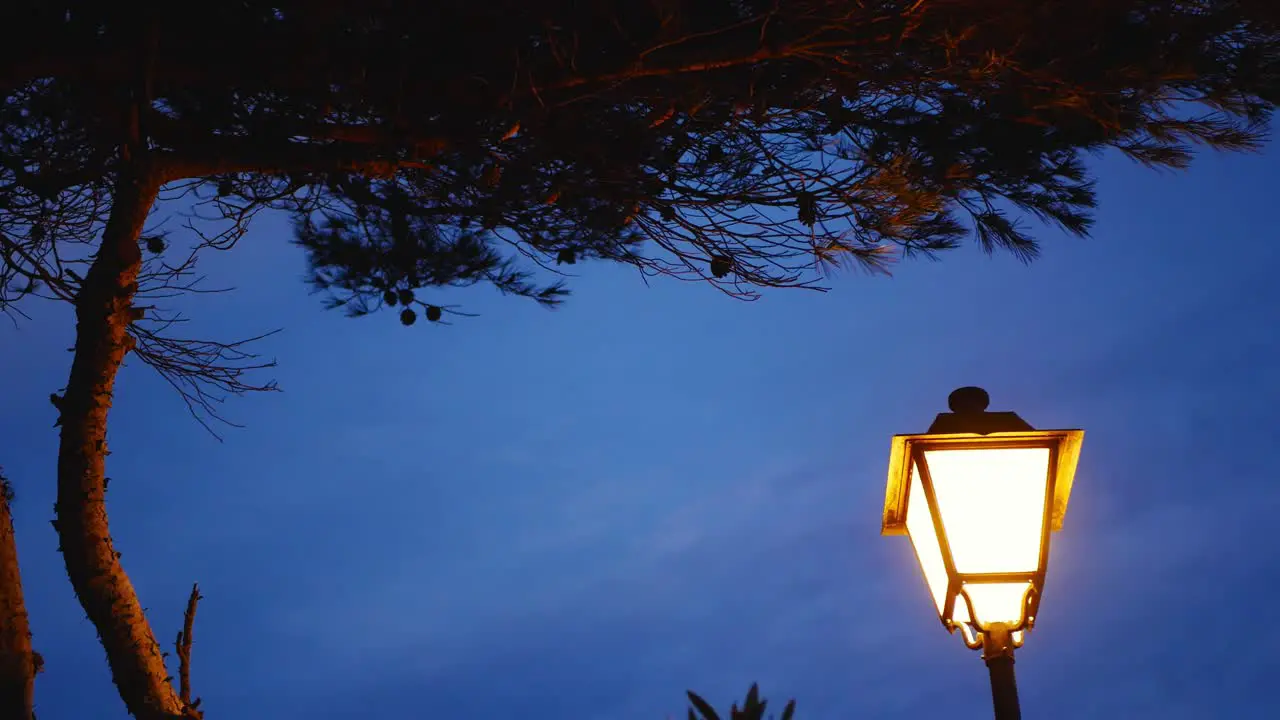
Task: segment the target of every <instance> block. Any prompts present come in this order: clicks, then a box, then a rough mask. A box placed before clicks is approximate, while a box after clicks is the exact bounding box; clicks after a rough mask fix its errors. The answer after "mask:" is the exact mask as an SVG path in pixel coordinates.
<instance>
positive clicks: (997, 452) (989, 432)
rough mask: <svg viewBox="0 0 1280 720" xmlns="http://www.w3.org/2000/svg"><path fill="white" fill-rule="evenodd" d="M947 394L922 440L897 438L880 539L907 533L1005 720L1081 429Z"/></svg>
mask: <svg viewBox="0 0 1280 720" xmlns="http://www.w3.org/2000/svg"><path fill="white" fill-rule="evenodd" d="M989 401H990V398H989V397H988V396H987V393H986V391H985V390H983V389H982V388H976V387H964V388H960V389H959V390H956V391H955V392H953V393H951V396H950V397H949V398H948V399H947V404H948V405H949V406H950V408H951V412H949V413H941V414H939V415H938V417H937V418H936V419H935V420H934V421H933V425H931V426H930V427H929V432H927V433H925V434H923V435H895V436H894V438H893V446H892V449H891V451H890V454H889V486H888V489H887V491H886V492H885V501H884V518H883V523H882V525H881V534H882V535H907V536H909V537H910V538H911V544H912V546H913V547H914V548H915V551H916V559H917V560H919V561H920V568H921V569H922V570H923V571H924V579H925V582H926V583H927V584H928V586H929V592H930V594H931V595H932V596H933V602H934V604H935V605H936V606H937V608H938V617H939V618H941V620H942V624H943V626H944V627H946V629H947V631H948V632H955V631H956V630H957V629H959V630H960V631H961V635H962V637H963V639H964V643H965V645H967V646H968V647H970V648H972V649H975V650H976V649H979V648H981V649H982V658H983V660H985V661H986V663H987V668H988V669H989V670H990V673H991V696H992V700H993V701H994V703H995V716H996V719H997V720H1018V718H1020V717H1021V711H1020V710H1019V709H1018V689H1017V685H1016V683H1015V681H1014V675H1013V650H1014V648H1016V647H1021V646H1022V641H1023V638H1024V634H1025V633H1026V631H1028V630H1030V629H1031V628H1032V627H1033V626H1034V625H1035V621H1036V612H1037V610H1038V609H1039V607H1040V598H1041V595H1042V593H1043V591H1044V576H1045V570H1046V567H1047V566H1048V563H1049V533H1050V532H1051V531H1055V532H1056V531H1058V530H1061V529H1062V518H1063V516H1064V515H1065V514H1066V512H1067V498H1068V497H1069V496H1070V494H1071V481H1072V479H1073V478H1074V477H1075V472H1076V461H1077V460H1078V459H1079V457H1080V443H1081V442H1082V441H1083V440H1084V431H1083V430H1036V429H1034V428H1032V427H1031V426H1030V425H1028V424H1027V423H1026V421H1024V420H1023V419H1022V418H1020V417H1018V416H1017V415H1016V414H1015V413H1011V412H987V411H986V410H987V404H988V402H989Z"/></svg>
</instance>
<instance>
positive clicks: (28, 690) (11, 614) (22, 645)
mask: <svg viewBox="0 0 1280 720" xmlns="http://www.w3.org/2000/svg"><path fill="white" fill-rule="evenodd" d="M11 497H12V495H11V494H10V491H9V485H8V483H7V482H6V481H5V478H4V476H3V475H0V719H2V720H33V718H34V712H33V709H34V707H35V691H36V673H38V672H40V665H41V662H40V655H39V654H38V653H35V652H32V650H31V628H30V626H29V625H28V624H27V605H26V602H25V601H24V600H23V599H22V575H21V574H20V573H19V572H18V545H17V541H16V540H15V538H14V534H13V515H12V514H10V511H9V500H10V499H11Z"/></svg>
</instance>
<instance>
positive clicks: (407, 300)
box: [0, 0, 1280, 720]
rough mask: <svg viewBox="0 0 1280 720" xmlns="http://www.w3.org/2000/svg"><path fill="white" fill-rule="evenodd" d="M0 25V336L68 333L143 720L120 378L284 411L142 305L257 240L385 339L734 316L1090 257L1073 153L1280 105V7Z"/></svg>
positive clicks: (166, 683)
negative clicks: (464, 294) (554, 322)
mask: <svg viewBox="0 0 1280 720" xmlns="http://www.w3.org/2000/svg"><path fill="white" fill-rule="evenodd" d="M0 28H4V31H3V33H4V42H3V43H0V94H3V96H4V101H3V103H0V259H2V260H0V310H4V311H6V312H8V313H10V314H11V316H20V314H21V312H22V310H21V308H19V307H18V305H17V302H18V301H19V300H21V299H23V298H27V297H32V296H42V297H47V298H52V299H55V300H61V301H65V302H68V303H71V304H72V305H73V306H74V308H75V313H76V322H77V325H76V343H75V346H74V348H73V351H74V353H73V355H72V362H71V371H70V374H69V377H68V382H67V385H66V387H65V388H64V389H63V390H64V392H62V393H61V394H58V393H55V394H54V395H53V396H52V398H51V400H52V401H53V403H54V405H55V408H56V409H57V411H58V416H59V422H60V433H61V439H60V445H59V458H58V501H57V519H56V521H55V527H56V528H57V531H58V535H59V539H60V542H61V546H62V549H63V554H64V559H65V562H66V565H67V572H68V575H69V577H70V579H71V581H72V585H73V587H74V589H75V591H76V594H77V596H78V597H79V598H80V601H81V603H82V605H83V606H84V608H85V611H86V613H87V614H88V616H89V618H90V619H91V620H92V622H93V623H94V625H95V626H96V627H97V629H98V631H99V633H100V636H101V638H102V642H103V646H104V648H105V649H106V651H107V658H108V662H109V663H110V665H111V670H112V676H113V678H114V679H115V682H116V684H117V687H118V688H119V690H120V694H121V697H122V698H123V699H124V701H125V703H126V705H127V706H128V709H129V711H130V712H132V713H133V714H134V715H135V716H137V717H139V718H145V719H147V720H150V719H151V718H159V717H164V718H173V717H178V716H187V717H193V716H197V715H199V711H198V710H197V709H196V708H195V707H194V706H193V705H192V704H191V703H190V702H188V701H187V700H186V699H185V698H184V697H183V694H182V693H180V692H179V691H178V690H176V689H175V688H174V687H173V685H172V683H171V682H170V680H169V679H168V677H169V676H168V671H167V670H166V668H165V665H164V661H163V659H162V656H161V654H160V651H159V646H158V644H157V643H156V641H155V638H154V633H153V632H152V631H151V629H150V626H149V624H148V623H147V621H146V619H145V616H144V615H143V612H142V608H141V605H140V604H139V603H138V600H137V597H136V593H135V591H134V589H133V586H132V584H131V583H130V582H129V580H128V577H127V575H126V574H125V573H124V570H123V567H122V566H121V565H120V563H119V553H117V552H116V551H115V550H114V549H113V548H112V546H111V543H110V533H109V529H108V527H107V519H106V518H107V515H106V511H105V505H104V493H105V486H106V476H105V474H104V458H105V456H106V454H107V446H106V428H107V414H108V411H109V409H110V406H111V397H112V392H113V390H114V381H115V377H116V374H117V372H118V370H119V367H120V365H121V363H122V362H123V361H124V358H125V357H126V356H127V355H128V353H130V352H134V353H136V354H137V355H138V356H139V357H140V358H141V359H142V360H143V361H145V362H147V363H148V364H150V365H151V366H152V367H154V368H155V369H157V370H158V371H159V372H160V373H161V374H162V375H163V376H164V377H165V378H166V379H167V380H169V381H170V382H171V383H172V384H173V385H174V387H175V388H177V389H178V390H179V391H180V392H181V393H182V394H183V397H184V398H185V399H186V400H187V402H188V404H189V406H190V407H191V408H192V411H193V412H194V413H203V414H211V413H212V414H216V407H217V402H219V401H220V400H221V398H222V397H223V396H224V395H228V394H238V393H242V392H248V391H252V390H265V389H271V388H272V386H271V385H270V384H269V383H267V384H254V383H251V382H249V381H248V380H247V379H246V373H247V372H248V371H250V370H253V369H256V368H261V367H265V366H269V365H270V363H268V362H263V361H261V360H259V359H258V358H257V357H256V356H255V355H254V354H253V353H251V352H249V351H248V350H247V349H246V347H245V345H244V342H243V341H242V342H211V341H206V340H200V339H193V338H189V337H184V336H181V335H174V334H173V333H174V331H175V329H176V328H177V327H180V326H179V325H175V323H178V322H180V321H181V320H182V318H180V317H177V316H175V315H173V314H172V313H166V312H165V311H164V309H163V308H162V307H160V306H161V305H162V304H163V302H164V301H165V299H166V298H168V297H170V296H172V295H173V294H175V293H183V292H192V291H198V290H200V286H199V283H198V281H199V279H200V278H199V275H198V274H196V271H195V261H196V257H197V255H198V253H200V252H201V251H202V250H205V249H218V250H225V249H228V248H231V247H232V246H234V245H235V244H236V242H237V241H238V240H239V239H240V238H241V237H242V236H243V235H244V233H245V231H246V230H247V228H248V226H249V222H250V221H251V220H252V219H253V218H254V217H255V216H256V215H257V214H258V213H260V212H262V211H264V210H279V211H283V212H287V213H291V214H292V216H293V219H294V222H295V226H296V237H295V241H296V242H297V244H299V245H300V246H302V248H303V249H304V250H305V251H306V253H307V255H308V257H309V259H310V262H311V278H310V279H311V282H312V283H313V284H314V286H315V287H316V288H317V289H319V290H322V291H324V293H325V294H326V297H327V298H328V302H329V303H330V304H331V305H332V306H334V307H342V308H345V309H346V310H347V311H348V312H350V313H352V314H355V315H361V314H366V313H369V312H370V311H373V310H376V309H378V308H382V307H392V308H395V309H396V310H395V311H394V312H397V313H398V314H399V321H400V322H401V323H403V324H405V325H411V324H416V322H417V319H418V318H419V317H420V316H425V317H426V319H427V320H428V324H433V323H443V322H444V315H445V314H446V313H449V314H452V315H456V314H460V313H459V311H458V310H457V309H456V308H455V307H453V306H451V305H448V304H445V303H444V302H442V301H441V300H439V299H438V298H437V297H436V293H437V292H438V289H440V288H444V287H447V286H457V285H470V284H476V283H486V284H489V285H492V286H493V287H496V288H498V289H499V290H501V291H503V292H506V293H510V294H514V295H518V296H524V297H528V298H532V299H534V300H535V301H537V302H539V303H542V304H544V305H548V306H550V305H555V304H556V303H558V302H560V301H561V300H562V299H563V297H564V294H565V292H566V288H565V286H564V284H563V283H562V281H561V276H560V275H559V273H561V272H564V271H567V270H568V269H569V268H577V267H579V266H581V265H582V262H583V261H588V260H600V259H603V260H608V261H613V262H620V263H625V264H628V265H631V266H634V267H636V268H638V269H639V270H640V271H641V272H642V273H644V274H645V275H667V276H674V277H678V278H685V279H694V280H705V281H707V282H709V283H711V284H712V285H714V286H715V287H717V288H720V289H721V290H723V291H725V292H727V293H729V294H731V295H734V296H737V297H743V298H752V297H755V296H756V293H757V292H758V291H759V289H760V288H763V287H786V286H800V287H817V286H818V285H819V284H820V283H822V282H823V276H824V273H825V272H826V271H827V270H828V269H830V268H831V267H834V266H855V267H863V268H868V269H872V270H883V269H885V268H886V266H887V264H888V263H890V262H891V261H892V260H893V259H894V258H896V257H900V256H903V255H912V254H917V253H920V254H926V255H931V254H934V253H936V252H939V251H942V250H945V249H948V248H952V247H955V246H956V245H957V244H958V243H959V242H960V241H961V240H963V239H964V238H965V237H972V238H974V239H976V241H977V242H978V243H979V244H980V245H981V246H982V247H983V248H985V249H987V250H989V251H992V250H996V249H1004V250H1008V251H1011V252H1013V253H1014V254H1016V255H1017V256H1019V257H1021V258H1024V259H1030V258H1032V257H1034V255H1035V254H1036V252H1037V245H1036V242H1035V240H1034V238H1033V237H1032V235H1031V234H1030V228H1029V226H1028V225H1027V220H1028V219H1035V220H1039V221H1042V222H1045V223H1048V224H1049V225H1056V226H1058V227H1061V228H1063V229H1065V230H1066V231H1067V232H1069V233H1074V234H1077V235H1080V234H1085V233H1087V231H1088V229H1089V227H1090V223H1091V219H1092V215H1091V211H1092V209H1093V208H1094V205H1095V200H1096V199H1095V196H1094V192H1093V183H1092V180H1091V178H1090V176H1089V174H1088V172H1087V169H1086V166H1085V162H1084V160H1085V158H1086V156H1087V154H1088V153H1092V152H1097V151H1102V150H1105V149H1108V148H1112V149H1117V150H1119V151H1121V152H1123V153H1125V154H1127V155H1129V156H1130V157H1132V158H1134V159H1136V160H1137V161H1139V162H1142V163H1145V164H1147V165H1151V166H1155V167H1168V168H1182V167H1185V166H1186V164H1187V162H1188V159H1189V157H1190V152H1191V146H1192V145H1194V144H1203V145H1206V146H1209V147H1213V148H1219V149H1227V150H1240V149H1248V148H1252V147H1254V146H1256V145H1257V143H1258V142H1260V140H1261V139H1262V137H1263V134H1264V130H1265V127H1266V123H1267V121H1268V119H1269V117H1270V113H1271V112H1272V110H1273V109H1274V107H1275V105H1276V102H1277V99H1278V98H1280V4H1278V3H1276V2H1275V0H1042V1H1039V2H1025V1H1024V0H928V1H926V0H865V1H861V2H836V1H835V0H767V1H766V0H649V1H648V2H613V3H611V2H597V3H579V2H571V1H570V0H521V1H517V0H489V1H486V0H439V1H438V2H430V3H427V2H404V1H403V0H361V1H360V2H356V1H355V0H280V1H278V2H261V1H259V0H239V1H238V2H222V3H204V4H200V5H199V6H198V7H197V8H193V7H192V6H190V5H184V4H181V3H154V2H136V1H132V2H131V1H119V2H103V1H100V0H99V1H90V0H79V1H76V0H64V1H63V2H55V1H47V2H46V1H41V2H36V1H35V0H25V1H23V0H14V1H13V2H8V3H4V4H3V5H2V6H0ZM161 199H165V200H173V201H176V202H179V203H186V204H188V205H191V206H193V209H192V212H191V213H189V214H188V215H187V216H186V223H185V225H186V227H187V228H189V230H190V231H191V232H192V233H194V235H195V237H196V238H197V239H198V240H197V242H196V246H195V247H194V248H193V249H190V250H184V249H182V248H180V247H178V246H177V245H176V244H175V243H174V242H173V241H172V239H171V238H170V236H168V235H166V232H165V230H164V228H163V227H159V226H156V227H152V226H149V225H148V223H147V220H148V213H150V212H151V210H152V209H153V208H154V207H155V205H156V203H157V201H158V200H161ZM180 207H182V206H180ZM184 209H185V208H184Z"/></svg>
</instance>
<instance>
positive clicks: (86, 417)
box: [55, 163, 187, 720]
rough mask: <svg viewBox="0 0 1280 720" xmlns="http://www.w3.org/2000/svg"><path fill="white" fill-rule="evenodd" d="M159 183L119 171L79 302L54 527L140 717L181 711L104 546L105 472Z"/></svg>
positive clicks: (148, 172) (130, 591) (143, 171)
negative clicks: (111, 416) (143, 241)
mask: <svg viewBox="0 0 1280 720" xmlns="http://www.w3.org/2000/svg"><path fill="white" fill-rule="evenodd" d="M160 185H161V177H160V175H159V174H158V173H157V172H156V171H155V170H154V169H149V168H147V167H146V166H145V163H134V164H132V165H131V167H130V168H129V169H127V170H125V171H123V172H122V173H121V177H120V179H119V180H118V181H117V185H116V189H115V197H114V198H113V204H112V211H111V215H110V217H109V219H108V221H107V225H106V228H105V230H104V232H103V237H102V244H101V246H100V248H99V250H98V254H97V256H96V257H95V258H94V261H93V264H92V265H91V266H90V268H89V271H88V273H87V274H86V275H85V278H84V283H83V285H82V287H81V291H80V294H79V295H78V296H77V298H76V344H75V356H74V359H73V360H72V364H71V375H70V378H69V379H68V381H67V389H66V394H65V395H64V397H63V400H62V403H61V408H62V434H61V438H60V445H59V448H58V501H57V506H56V517H57V520H56V521H55V525H56V527H57V531H58V538H59V540H60V542H61V545H62V556H63V561H64V562H65V563H66V568H67V575H68V576H69V577H70V579H71V584H72V586H73V587H74V588H75V592H76V597H77V598H79V600H80V604H81V606H83V607H84V610H85V613H86V614H87V615H88V617H89V620H90V621H91V622H92V623H93V625H94V627H96V628H97V630H98V635H99V639H100V640H101V642H102V646H103V648H104V649H105V650H106V653H107V662H108V664H109V665H110V666H111V675H112V678H113V679H114V680H115V684H116V688H117V689H118V690H119V692H120V697H121V699H123V700H124V703H125V706H126V707H127V708H128V710H129V712H130V713H131V714H132V715H133V716H134V717H135V718H138V719H139V720H159V719H161V718H175V717H183V716H184V715H186V713H187V709H186V708H185V707H184V703H182V701H181V700H180V699H179V697H178V694H177V692H175V690H174V688H173V685H172V683H171V681H170V679H169V674H168V671H167V670H166V668H165V661H164V657H163V655H162V653H161V651H160V645H159V644H158V643H157V642H156V638H155V634H154V633H153V632H152V630H151V626H150V624H149V623H148V622H147V619H146V617H145V616H144V614H143V611H142V606H141V604H140V603H139V602H138V595H137V592H136V591H135V590H134V588H133V583H131V582H130V581H129V576H128V575H127V574H126V573H125V571H124V567H123V566H122V565H121V564H120V554H119V553H117V552H116V550H115V547H114V545H113V543H112V541H111V532H110V529H109V527H108V525H107V509H106V486H105V474H104V473H105V462H106V455H107V414H108V412H109V411H110V409H111V399H112V390H113V387H114V385H115V379H116V374H117V372H118V371H119V369H120V365H121V363H122V362H123V361H124V358H125V355H127V354H128V352H129V350H130V349H131V348H132V346H133V339H132V338H131V337H130V335H129V332H128V330H129V323H130V322H131V320H132V318H131V314H130V310H131V308H132V303H133V298H134V295H135V294H136V292H137V278H138V272H139V270H140V268H141V265H142V252H141V249H140V248H139V246H138V238H139V236H140V235H141V233H142V230H143V226H144V223H145V222H146V219H147V214H148V212H149V211H150V210H151V207H152V205H153V204H154V202H155V200H156V196H157V193H158V192H159V189H160Z"/></svg>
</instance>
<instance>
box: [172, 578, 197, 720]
mask: <svg viewBox="0 0 1280 720" xmlns="http://www.w3.org/2000/svg"><path fill="white" fill-rule="evenodd" d="M200 598H201V595H200V586H199V585H198V584H192V585H191V596H190V597H188V598H187V610H186V612H184V613H183V614H182V629H181V630H179V631H178V639H177V640H175V641H174V646H175V649H176V651H177V653H178V699H180V700H181V701H182V707H183V713H184V714H185V715H187V716H188V717H192V718H199V717H203V715H204V714H203V713H201V712H200V711H199V710H198V709H197V708H199V707H200V698H196V699H195V701H194V702H192V700H191V638H192V631H193V626H194V625H195V622H196V603H197V602H199V601H200Z"/></svg>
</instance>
